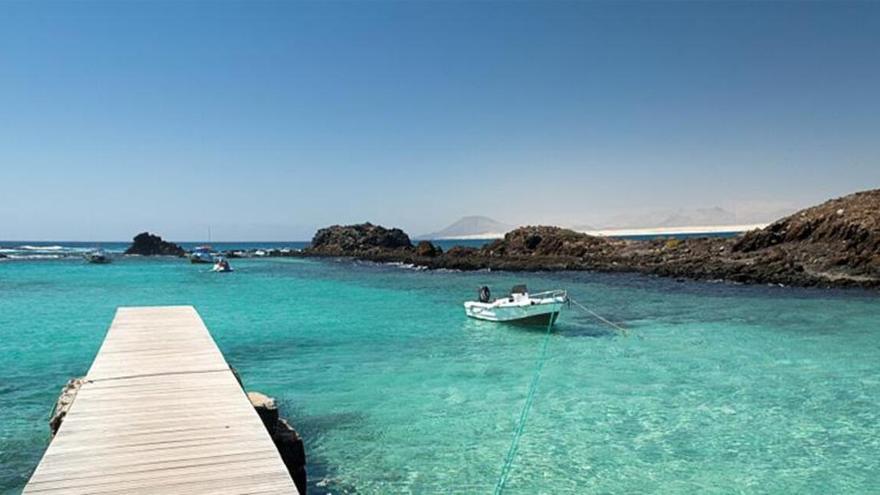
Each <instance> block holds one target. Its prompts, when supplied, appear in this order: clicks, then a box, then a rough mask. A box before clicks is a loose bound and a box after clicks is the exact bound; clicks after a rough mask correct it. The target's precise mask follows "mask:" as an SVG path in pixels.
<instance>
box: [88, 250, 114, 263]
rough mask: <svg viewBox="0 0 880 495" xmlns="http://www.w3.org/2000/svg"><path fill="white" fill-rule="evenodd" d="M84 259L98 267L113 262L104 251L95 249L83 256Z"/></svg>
mask: <svg viewBox="0 0 880 495" xmlns="http://www.w3.org/2000/svg"><path fill="white" fill-rule="evenodd" d="M83 257H84V258H85V259H86V261H88V262H89V263H95V264H96V265H106V264H107V263H110V262H111V261H112V260H111V259H110V256H109V255H108V254H107V252H106V251H104V250H103V249H94V250H92V251H89V252H87V253H85V254H83Z"/></svg>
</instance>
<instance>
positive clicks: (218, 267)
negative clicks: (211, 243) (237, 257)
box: [211, 258, 232, 273]
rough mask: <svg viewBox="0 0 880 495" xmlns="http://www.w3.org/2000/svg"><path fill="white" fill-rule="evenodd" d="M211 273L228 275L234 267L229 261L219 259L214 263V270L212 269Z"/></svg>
mask: <svg viewBox="0 0 880 495" xmlns="http://www.w3.org/2000/svg"><path fill="white" fill-rule="evenodd" d="M211 271H212V272H219V273H227V272H231V271H232V266H231V265H230V264H229V261H227V260H226V258H217V262H216V263H214V268H211Z"/></svg>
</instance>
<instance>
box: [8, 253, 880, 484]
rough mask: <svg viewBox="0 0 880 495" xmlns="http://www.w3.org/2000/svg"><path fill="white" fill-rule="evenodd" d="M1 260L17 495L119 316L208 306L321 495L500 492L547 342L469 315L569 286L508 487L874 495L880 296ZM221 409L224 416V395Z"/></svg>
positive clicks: (407, 273)
mask: <svg viewBox="0 0 880 495" xmlns="http://www.w3.org/2000/svg"><path fill="white" fill-rule="evenodd" d="M234 266H235V268H236V270H237V271H236V272H235V273H232V274H225V275H220V274H213V273H208V272H206V268H205V267H204V266H199V265H191V264H189V263H186V262H184V261H182V260H179V259H143V258H140V259H139V258H131V259H123V260H119V261H117V262H115V263H113V264H111V265H105V266H97V265H88V264H85V263H82V262H80V261H79V260H75V259H64V260H47V261H8V260H7V261H6V262H0V368H2V370H3V375H4V376H3V378H4V380H2V382H0V418H2V419H0V465H2V467H0V488H2V491H3V492H11V493H15V492H17V491H19V490H20V489H21V487H22V486H23V484H24V483H25V481H26V480H27V478H28V476H29V474H30V472H31V471H32V470H33V469H34V467H35V466H36V464H37V462H38V461H39V459H40V456H41V455H42V452H43V450H44V449H45V447H46V444H47V441H48V431H47V426H46V420H47V418H48V415H49V412H50V409H51V407H52V405H53V403H54V401H55V399H56V397H57V394H58V392H59V389H60V387H61V386H62V385H63V384H64V382H65V381H66V380H67V379H68V378H69V377H72V376H78V375H82V374H84V373H85V371H86V370H87V368H88V366H89V364H90V363H91V361H92V358H93V357H94V354H95V352H96V351H97V349H98V346H99V344H100V342H101V340H102V339H103V336H104V333H105V332H106V330H107V327H108V326H109V324H110V320H111V318H112V317H113V312H114V309H115V308H116V307H117V306H121V305H156V304H193V305H195V306H196V308H197V309H198V311H199V313H200V314H201V315H202V317H203V318H204V320H205V322H206V324H207V325H208V327H209V328H210V329H211V332H212V334H213V335H214V337H215V339H216V340H217V342H218V344H219V345H220V347H221V349H222V350H223V352H224V354H225V356H226V358H227V360H228V361H229V362H230V364H232V365H233V366H235V367H236V368H237V369H238V370H239V372H240V373H241V375H242V378H243V380H244V382H245V384H246V386H247V387H248V388H249V389H256V390H260V391H263V392H265V393H268V394H270V395H274V396H276V397H278V398H279V399H281V402H282V409H283V411H284V413H285V414H286V415H288V416H289V417H290V418H291V420H292V422H293V424H294V425H295V426H296V428H297V429H298V430H299V431H300V433H301V434H302V435H303V436H304V437H305V439H306V444H307V447H306V448H307V455H308V460H309V476H310V485H311V487H310V493H329V492H332V493H355V492H357V493H401V492H404V493H438V492H450V491H451V492H453V493H490V492H491V491H492V490H493V489H494V486H495V483H496V481H497V478H498V475H499V473H500V470H501V466H502V463H503V460H504V456H505V454H506V452H507V449H508V448H509V445H510V441H511V436H512V433H513V430H514V427H515V424H516V420H517V418H518V417H519V413H520V409H521V407H522V404H523V401H524V399H525V396H526V393H527V389H528V386H529V382H530V379H531V376H532V373H533V370H534V366H535V359H536V358H537V356H538V353H539V350H540V345H541V342H542V339H543V333H542V332H541V331H540V330H532V331H530V330H526V329H523V328H519V327H511V326H505V325H498V324H492V323H484V322H478V321H474V320H468V319H467V318H465V317H464V314H463V310H462V307H461V302H462V301H463V300H465V299H467V298H471V297H473V296H474V295H475V292H476V288H477V287H478V286H479V285H483V284H485V285H490V286H492V287H493V289H495V290H496V292H498V291H500V290H502V289H506V288H509V287H510V286H511V285H513V284H514V283H516V282H521V281H522V282H527V283H528V284H529V285H530V287H532V288H533V289H551V288H558V287H561V288H567V289H569V291H570V293H571V294H572V295H573V297H574V298H576V299H577V300H579V301H581V302H583V303H585V304H586V305H587V306H589V307H591V308H593V309H595V310H597V311H598V312H600V313H602V314H603V315H605V316H606V317H608V318H610V319H612V320H614V321H618V322H622V323H623V324H624V325H625V326H627V327H628V329H629V331H630V335H629V336H628V337H622V336H619V335H617V334H615V333H614V332H613V331H612V330H610V329H609V328H607V327H605V326H602V324H600V323H598V322H596V321H595V320H593V319H591V318H589V317H587V316H584V315H581V314H579V313H577V312H576V311H574V310H571V311H568V312H567V313H565V314H563V316H562V318H561V319H560V322H559V323H558V325H557V327H556V330H555V332H554V333H553V334H552V336H551V339H550V342H549V354H548V355H549V360H548V361H547V363H546V365H545V366H544V368H543V374H542V378H541V381H540V384H539V388H538V390H537V395H536V400H535V403H534V407H533V409H532V411H531V415H530V416H529V418H528V423H527V425H526V427H525V432H524V434H523V437H522V439H521V444H520V448H519V453H518V456H517V457H516V460H515V462H514V465H513V469H512V475H511V478H510V480H509V482H508V485H507V490H506V492H507V493H523V494H524V493H649V492H654V493H694V492H699V493H817V494H819V493H821V494H826V493H868V492H872V491H876V490H877V487H878V486H880V461H878V458H880V454H878V453H880V430H878V427H877V425H878V420H880V298H878V297H877V295H876V294H872V293H864V292H849V291H818V290H800V289H783V288H775V287H774V288H771V287H746V286H732V285H726V284H703V283H690V282H686V283H676V282H674V281H671V280H666V279H653V278H646V277H641V276H630V275H601V274H590V273H562V274H509V273H507V274H505V273H489V272H478V273H458V272H443V271H437V272H430V271H415V270H407V269H404V268H400V267H393V266H382V265H375V264H369V263H355V262H347V261H341V262H340V261H336V262H334V261H326V262H325V261H315V260H295V259H282V260H270V259H253V260H234ZM205 407H206V408H207V407H209V405H206V406H205Z"/></svg>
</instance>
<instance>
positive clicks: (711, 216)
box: [575, 206, 741, 230]
mask: <svg viewBox="0 0 880 495" xmlns="http://www.w3.org/2000/svg"><path fill="white" fill-rule="evenodd" d="M737 223H741V222H738V219H737V216H736V214H734V213H731V212H729V211H727V210H725V209H723V208H719V207H717V206H716V207H714V208H697V209H693V210H682V209H679V210H654V211H650V212H646V213H641V214H628V215H618V216H615V217H612V218H611V219H609V220H608V221H607V222H603V223H602V225H601V226H600V227H601V228H602V229H645V228H664V227H695V226H709V225H735V224H737ZM575 230H594V229H581V228H579V227H578V228H576V229H575Z"/></svg>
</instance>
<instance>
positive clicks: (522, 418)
mask: <svg viewBox="0 0 880 495" xmlns="http://www.w3.org/2000/svg"><path fill="white" fill-rule="evenodd" d="M554 320H555V318H553V317H552V316H551V317H550V322H549V323H547V331H546V332H545V333H544V342H543V344H541V354H540V355H539V356H538V362H537V363H536V364H535V372H534V374H533V375H532V383H531V385H529V393H528V394H527V395H526V402H525V403H524V404H523V408H522V411H520V413H519V422H518V423H517V426H516V429H515V430H514V431H513V440H512V441H511V442H510V449H508V450H507V456H505V458H504V465H503V466H502V467H501V476H499V477H498V483H496V484H495V495H501V493H502V492H503V491H504V485H505V484H506V483H507V478H508V477H509V476H510V467H511V466H512V465H513V460H514V459H515V458H516V452H517V450H519V439H520V437H522V434H523V430H525V428H526V418H528V416H529V411H530V410H531V409H532V403H533V402H534V401H535V392H536V391H537V390H538V382H539V381H540V380H541V370H542V369H543V368H544V362H545V361H546V360H547V345H548V344H549V342H550V329H551V328H552V327H553V321H554Z"/></svg>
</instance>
